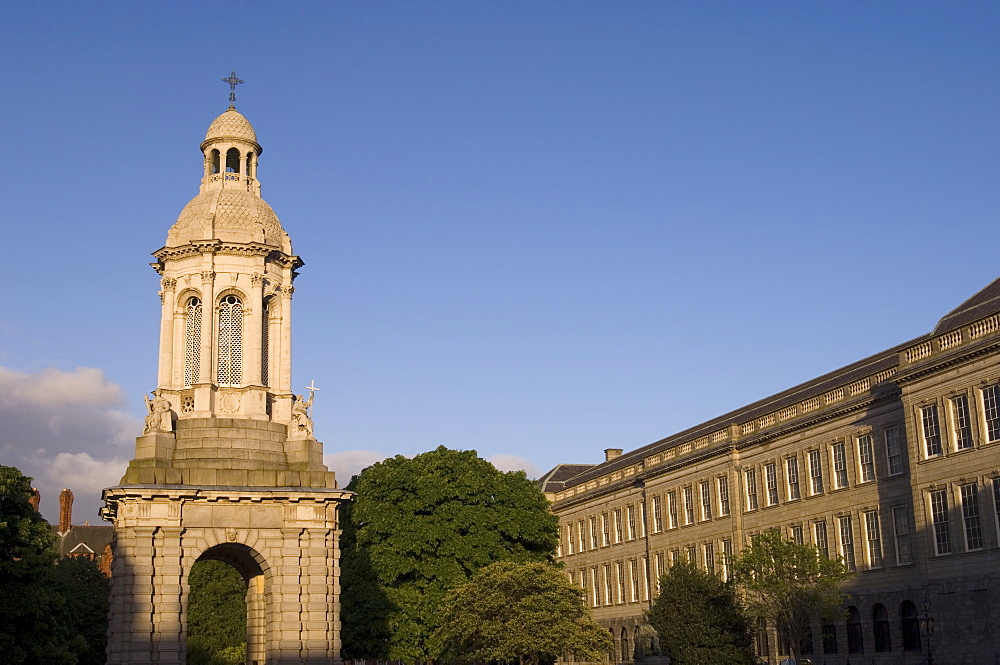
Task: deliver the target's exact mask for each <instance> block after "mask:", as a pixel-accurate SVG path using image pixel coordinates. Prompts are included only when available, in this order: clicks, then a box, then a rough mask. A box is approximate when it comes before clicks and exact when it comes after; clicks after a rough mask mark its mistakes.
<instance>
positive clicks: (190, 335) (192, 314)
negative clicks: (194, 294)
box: [184, 298, 201, 386]
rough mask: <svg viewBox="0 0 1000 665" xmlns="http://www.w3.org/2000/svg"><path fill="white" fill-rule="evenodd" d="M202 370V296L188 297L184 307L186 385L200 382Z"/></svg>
mask: <svg viewBox="0 0 1000 665" xmlns="http://www.w3.org/2000/svg"><path fill="white" fill-rule="evenodd" d="M200 371H201V298H188V301H187V306H186V307H185V308H184V385H185V386H191V385H193V384H195V383H197V382H198V374H199V372H200Z"/></svg>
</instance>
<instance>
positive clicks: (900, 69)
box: [0, 1, 1000, 521]
mask: <svg viewBox="0 0 1000 665" xmlns="http://www.w3.org/2000/svg"><path fill="white" fill-rule="evenodd" d="M997 34H1000V5H998V4H997V3H995V2H960V3H936V2H935V3H931V2H906V3H903V2H877V3H860V2H852V3H847V2H708V3H704V2H649V3H647V2H588V1H581V2H419V3H418V2H350V3H334V2H331V3H309V2H304V3H296V4H294V5H291V4H285V3H255V2H244V3H239V4H233V3H185V2H178V3H141V2H136V3H127V4H126V3H119V4H114V5H112V4H110V3H109V4H102V3H86V4H85V3H68V2H67V3H58V2H56V3H41V4H39V3H34V4H33V3H13V4H11V5H10V6H8V7H6V8H5V11H4V19H3V21H2V22H0V57H2V60H3V62H4V66H3V67H2V68H0V84H2V89H3V91H4V93H5V95H4V98H5V102H4V104H3V106H2V110H0V135H2V136H3V149H2V150H0V227H2V229H3V234H4V240H5V243H4V245H5V246H6V247H7V250H8V251H6V252H5V253H4V258H3V261H2V263H0V266H2V268H0V276H2V278H3V282H4V284H6V285H7V289H6V290H5V294H4V295H5V307H3V309H2V310H0V463H3V464H16V465H18V466H20V467H21V468H22V469H23V470H25V471H26V472H27V473H29V474H30V475H33V476H35V477H36V479H37V482H38V484H39V486H40V487H42V488H43V494H44V496H43V512H45V514H46V515H47V516H48V517H49V518H50V519H53V518H54V512H55V509H56V498H55V493H56V492H57V491H58V489H59V487H72V488H74V490H75V491H76V494H77V506H78V510H77V513H76V519H77V521H81V520H84V519H93V518H94V517H95V515H94V512H95V510H96V506H97V505H98V500H97V495H98V489H99V487H100V486H103V484H106V483H108V482H114V480H115V479H116V476H117V474H120V467H121V465H122V464H123V463H124V462H125V461H127V460H128V459H129V458H130V457H131V453H132V441H131V438H132V437H134V436H135V434H136V433H137V432H136V431H135V430H136V429H138V428H139V418H140V417H141V415H142V412H143V409H144V407H143V401H142V394H143V391H149V390H152V389H153V388H154V387H155V385H154V382H155V366H156V365H155V353H156V346H157V334H158V331H157V321H158V310H159V302H158V299H157V296H156V291H157V288H158V282H157V276H156V274H155V273H154V272H153V271H152V270H151V269H150V268H149V267H148V265H147V264H148V262H149V260H150V257H149V253H150V252H152V251H154V250H156V249H158V248H159V247H161V246H162V245H163V242H164V239H165V237H166V231H167V228H168V227H169V226H170V225H171V224H172V223H173V221H174V220H176V217H177V214H178V213H179V212H180V210H181V208H182V207H183V206H184V204H185V203H186V202H187V201H188V200H189V199H190V198H191V197H193V196H194V195H195V194H196V193H197V187H198V181H199V178H200V168H201V157H200V153H199V151H198V144H199V143H200V141H201V140H202V138H203V136H204V132H205V129H206V128H207V126H208V124H209V123H210V122H211V121H212V119H213V118H214V117H215V116H216V115H218V114H219V113H221V112H222V111H224V110H225V108H226V106H227V95H228V92H229V91H228V88H227V86H226V85H225V84H223V83H222V82H221V81H220V79H221V78H223V77H225V76H227V75H228V74H229V72H230V71H231V70H233V69H235V70H236V72H237V75H238V76H239V77H240V78H242V79H244V80H245V81H246V84H245V85H242V86H240V87H239V90H238V101H237V107H238V109H239V110H240V111H241V112H242V113H244V114H245V115H246V116H247V118H249V120H250V121H251V122H252V123H253V124H254V127H255V128H256V130H257V135H258V138H259V140H260V143H261V144H262V145H263V147H264V153H263V156H262V158H261V163H260V169H259V174H260V178H261V182H262V185H263V194H264V198H265V199H266V200H267V201H268V202H269V203H270V204H271V206H272V207H273V208H274V209H275V211H276V212H277V214H278V216H279V217H280V218H281V220H282V223H283V224H284V226H285V228H286V230H287V231H288V232H289V233H290V235H291V237H292V242H293V245H294V247H295V249H296V251H297V253H299V254H300V255H301V256H302V257H303V259H304V260H305V261H306V266H305V268H304V269H303V270H302V272H301V276H300V277H299V279H298V280H297V281H296V299H295V314H294V317H295V318H294V345H295V346H294V367H295V384H296V385H298V386H304V385H305V384H307V383H309V381H310V380H315V381H316V384H317V385H318V386H320V388H321V392H320V393H319V394H318V396H317V406H316V411H315V414H314V415H315V419H316V433H317V435H318V437H319V438H320V439H321V440H323V441H324V443H325V445H326V451H327V453H328V454H330V455H335V456H334V457H331V458H330V459H331V462H332V463H334V465H335V466H339V468H340V469H341V472H342V474H341V475H342V476H343V475H345V474H346V473H347V472H348V471H347V470H349V469H353V468H356V467H357V466H358V465H359V464H363V463H365V462H367V461H371V460H372V459H376V458H377V457H378V456H380V455H388V454H396V453H402V454H407V455H411V454H415V453H419V452H422V451H425V450H429V449H431V448H434V447H436V446H437V445H439V444H444V445H446V446H449V447H452V448H463V449H468V448H474V449H476V450H477V451H479V453H480V454H481V455H482V456H484V457H488V458H489V457H493V458H495V459H497V460H498V463H499V464H508V465H514V466H516V465H523V466H527V467H528V468H529V470H531V471H533V472H537V471H544V470H546V469H548V468H549V467H551V466H553V465H554V464H556V463H559V462H597V461H599V460H600V459H602V453H601V450H602V449H603V448H607V447H620V448H625V449H630V448H635V447H638V446H640V445H643V444H646V443H649V442H651V441H654V440H656V439H659V438H661V437H664V436H667V435H669V434H672V433H674V432H676V431H679V430H681V429H684V428H687V427H689V426H692V425H695V424H697V423H699V422H701V421H704V420H707V419H709V418H712V417H714V416H716V415H720V414H721V413H724V412H726V411H728V410H731V409H734V408H737V407H739V406H741V405H743V404H746V403H748V402H751V401H754V400H756V399H759V398H762V397H765V396H767V395H768V394H771V393H774V392H777V391H780V390H782V389H784V388H787V387H790V386H792V385H794V384H796V383H800V382H802V381H806V380H808V379H810V378H812V377H814V376H817V375H819V374H821V373H824V372H826V371H830V370H833V369H835V368H837V367H840V366H842V365H845V364H847V363H849V362H852V361H854V360H857V359H860V358H862V357H864V356H867V355H870V354H872V353H876V352H878V351H880V350H882V349H884V348H887V347H889V346H892V345H894V344H897V343H899V342H902V341H905V340H907V339H910V338H912V337H916V336H917V335H920V334H923V333H925V332H927V331H929V330H930V329H931V328H933V326H934V324H935V322H936V320H937V319H938V318H939V317H940V316H941V315H943V314H944V313H945V312H947V311H948V310H949V309H951V308H952V307H954V306H955V305H956V304H958V303H959V302H960V301H962V300H964V299H965V298H966V297H968V296H969V295H971V294H972V293H974V292H975V291H977V290H978V289H979V288H981V287H982V286H985V285H986V284H987V283H989V282H990V281H992V280H993V279H994V278H996V277H997V276H998V273H1000V270H998V264H997V260H996V257H997V246H998V241H1000V224H998V223H997V220H998V213H1000V195H998V192H1000V188H998V180H1000V179H998V175H1000V163H998V147H1000V130H998V123H997V117H998V110H1000V86H998V83H1000V81H998V72H1000V67H998V66H1000V40H997V38H996V36H997ZM364 451H370V452H364ZM499 455H508V456H512V457H511V458H507V459H504V458H498V457H496V456H499ZM352 465H353V466H352ZM108 478H111V480H110V481H109V480H107V479H108ZM347 479H348V478H346V477H342V482H346V481H347Z"/></svg>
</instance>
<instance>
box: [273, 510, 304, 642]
mask: <svg viewBox="0 0 1000 665" xmlns="http://www.w3.org/2000/svg"><path fill="white" fill-rule="evenodd" d="M301 534H302V529H288V528H285V529H282V530H281V535H282V539H283V543H282V547H281V563H280V572H279V574H278V575H277V576H276V579H275V587H276V588H275V590H274V593H275V594H276V595H275V601H274V603H273V605H274V608H275V609H276V610H277V612H278V617H279V619H278V626H277V631H276V634H275V639H274V640H273V641H272V642H271V645H270V646H271V648H272V649H276V653H269V654H268V660H271V659H272V658H277V657H278V656H279V654H280V656H281V658H282V659H284V660H287V659H288V658H289V656H291V655H292V654H297V655H298V656H299V657H300V658H301V657H302V656H303V654H302V601H303V598H302V580H301V575H302V567H301V564H302V548H301V545H300V543H299V538H300V536H301Z"/></svg>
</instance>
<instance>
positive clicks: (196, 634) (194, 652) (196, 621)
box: [187, 543, 264, 665]
mask: <svg viewBox="0 0 1000 665" xmlns="http://www.w3.org/2000/svg"><path fill="white" fill-rule="evenodd" d="M188 584H189V593H188V607H187V662H188V663H189V665H238V664H241V663H248V662H253V661H254V660H257V661H259V662H263V652H264V607H263V603H264V571H263V570H262V569H261V566H260V564H259V563H258V561H257V559H256V557H255V556H254V552H253V550H251V549H250V548H248V547H246V546H245V545H239V544H235V543H226V544H223V545H217V546H215V547H212V548H210V549H208V550H206V551H205V553H204V554H202V555H201V557H199V559H198V561H196V562H195V563H194V565H193V566H192V567H191V572H190V574H189V576H188Z"/></svg>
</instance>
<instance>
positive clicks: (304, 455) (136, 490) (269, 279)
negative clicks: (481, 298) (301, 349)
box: [102, 75, 351, 665]
mask: <svg viewBox="0 0 1000 665" xmlns="http://www.w3.org/2000/svg"><path fill="white" fill-rule="evenodd" d="M233 78H234V79H235V75H234V76H233ZM200 147H201V152H202V156H203V167H202V176H201V184H200V189H199V193H198V195H197V196H195V197H194V198H193V199H191V201H189V202H188V204H187V205H186V206H184V209H183V210H182V211H181V213H180V216H179V217H178V219H177V222H176V223H175V224H174V225H173V226H171V227H170V229H169V231H168V232H167V242H166V245H165V246H164V247H163V248H161V249H159V250H157V251H156V252H154V253H153V256H154V257H155V258H156V261H155V262H154V263H153V264H152V266H153V268H154V269H155V270H156V271H157V273H159V274H160V276H161V279H160V292H159V297H160V302H161V303H162V310H161V317H160V346H159V362H158V379H157V388H156V390H155V391H154V392H153V394H152V396H151V397H147V398H146V401H147V407H148V415H147V416H146V422H145V429H144V432H143V434H142V435H141V436H139V437H137V439H136V452H135V458H134V459H133V460H132V461H131V462H130V464H129V467H128V470H127V471H126V472H125V476H124V477H123V478H122V480H121V484H120V485H118V486H116V487H111V488H108V489H106V490H105V491H104V501H105V507H104V509H103V510H102V513H103V516H104V517H105V519H109V520H111V521H113V522H114V526H115V541H114V564H113V575H112V596H111V610H110V626H109V643H108V652H107V653H108V663H109V665H117V664H118V663H160V664H167V663H169V664H174V663H177V664H180V663H183V662H185V638H186V632H187V597H188V590H189V587H188V575H189V573H190V570H191V566H192V565H193V564H194V563H195V562H196V561H198V560H199V559H218V560H222V561H225V562H227V563H229V564H231V565H233V566H234V567H235V568H236V569H237V570H239V571H240V573H241V574H242V575H243V577H244V579H245V581H246V583H247V663H256V664H257V665H265V664H267V665H276V664H279V663H282V664H284V663H333V662H339V652H340V621H339V610H340V601H339V568H338V559H339V543H338V539H339V533H340V531H339V526H338V512H339V508H340V506H341V505H342V504H343V503H344V502H346V501H349V500H350V498H351V493H350V492H346V491H343V490H338V489H337V485H336V482H335V480H334V475H333V473H332V472H330V471H329V470H328V469H327V467H326V466H325V465H324V464H323V447H322V444H321V443H320V442H318V441H317V440H316V439H315V437H314V435H313V429H312V420H311V417H312V415H311V408H312V401H313V399H312V391H309V393H310V395H309V398H308V399H304V398H303V397H302V395H295V394H294V393H293V391H292V388H291V358H292V357H291V325H292V320H291V313H292V293H293V291H294V289H293V287H292V282H293V280H294V279H295V276H296V270H297V269H298V268H300V267H301V266H302V265H303V264H302V261H301V260H300V259H299V257H298V256H296V255H295V254H294V253H293V251H292V245H291V240H290V239H289V237H288V234H287V233H286V232H285V230H284V229H283V228H282V226H281V223H280V222H279V221H278V217H277V215H275V213H274V211H273V210H272V209H271V207H270V206H269V205H268V204H267V203H266V202H265V201H264V199H262V198H261V196H260V181H259V180H258V179H257V164H258V160H259V158H260V154H261V146H260V144H259V143H257V135H256V133H255V132H254V129H253V127H252V126H251V125H250V123H249V122H248V121H247V119H246V118H245V117H244V116H243V115H242V114H240V113H239V112H238V111H237V110H236V109H235V108H234V107H233V106H230V107H229V109H228V110H227V111H225V112H224V113H223V114H222V115H220V116H219V117H218V118H216V119H215V120H214V121H213V122H212V124H211V125H210V126H209V128H208V132H207V134H206V136H205V140H204V141H203V142H202V143H201V146H200Z"/></svg>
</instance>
